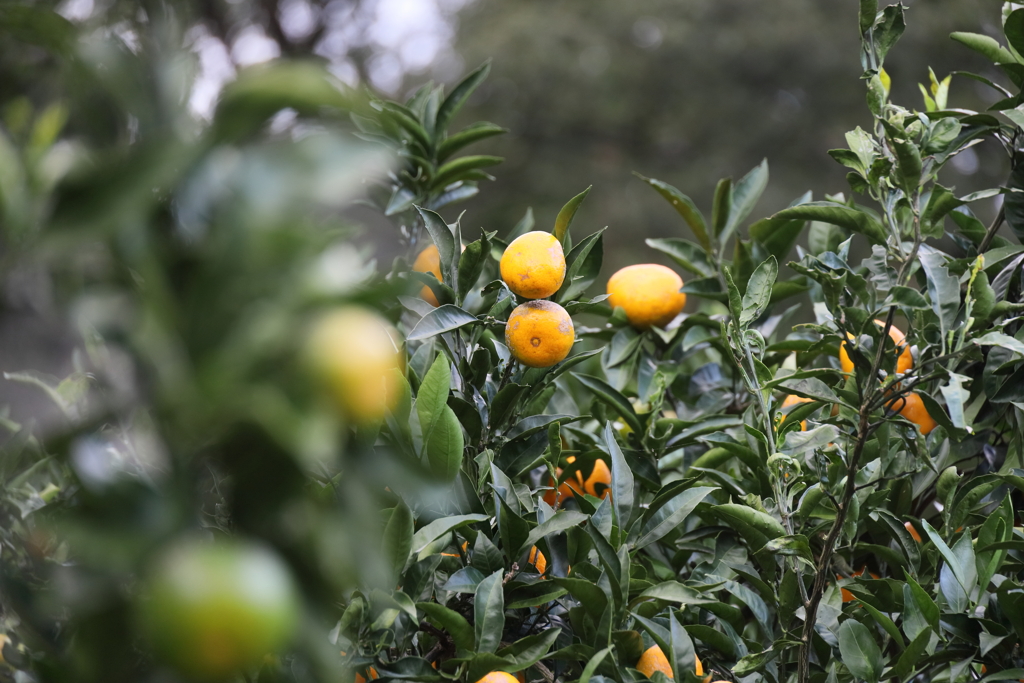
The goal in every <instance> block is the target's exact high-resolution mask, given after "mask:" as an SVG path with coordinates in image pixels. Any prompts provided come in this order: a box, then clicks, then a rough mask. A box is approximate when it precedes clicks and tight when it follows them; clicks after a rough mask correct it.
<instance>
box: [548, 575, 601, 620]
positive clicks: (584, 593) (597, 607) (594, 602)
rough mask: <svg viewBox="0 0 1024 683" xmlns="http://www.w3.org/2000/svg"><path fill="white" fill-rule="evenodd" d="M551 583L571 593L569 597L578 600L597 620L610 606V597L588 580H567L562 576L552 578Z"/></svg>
mask: <svg viewBox="0 0 1024 683" xmlns="http://www.w3.org/2000/svg"><path fill="white" fill-rule="evenodd" d="M550 581H553V582H554V583H556V584H558V585H559V586H561V587H562V588H564V589H566V590H567V591H569V595H571V596H572V597H574V598H576V600H578V601H579V603H580V605H582V606H583V608H584V609H585V610H586V611H587V612H588V613H589V614H590V615H591V616H593V617H594V618H595V619H598V618H600V617H601V614H602V613H604V611H605V609H606V608H607V606H608V597H607V596H606V595H605V593H604V591H602V590H601V589H600V588H598V587H597V585H596V584H594V582H592V581H588V580H586V579H566V578H563V577H560V576H552V577H551V579H550Z"/></svg>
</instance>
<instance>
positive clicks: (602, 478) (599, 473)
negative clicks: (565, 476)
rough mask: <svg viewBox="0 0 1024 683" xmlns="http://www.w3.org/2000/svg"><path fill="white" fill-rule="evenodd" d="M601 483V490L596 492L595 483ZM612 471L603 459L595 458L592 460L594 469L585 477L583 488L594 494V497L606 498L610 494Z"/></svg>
mask: <svg viewBox="0 0 1024 683" xmlns="http://www.w3.org/2000/svg"><path fill="white" fill-rule="evenodd" d="M598 484H601V485H602V489H601V492H600V493H598V490H597V485H598ZM611 487H612V471H611V470H610V469H608V465H606V464H605V462H604V460H601V459H597V460H595V461H594V471H593V472H591V473H590V476H589V477H587V481H586V483H585V484H584V487H583V490H584V491H586V492H587V493H589V494H590V495H592V496H594V497H595V498H607V497H608V496H610V495H611V494H612V488H611Z"/></svg>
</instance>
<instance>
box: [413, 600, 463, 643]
mask: <svg viewBox="0 0 1024 683" xmlns="http://www.w3.org/2000/svg"><path fill="white" fill-rule="evenodd" d="M416 607H417V608H419V610H420V611H421V612H423V613H424V614H426V615H427V617H429V618H430V619H432V620H433V621H435V622H437V623H438V624H439V625H440V626H441V628H443V629H444V630H445V631H447V632H448V635H450V636H451V637H452V641H453V642H454V643H455V647H457V648H458V649H460V650H469V651H472V650H474V649H476V642H475V635H474V633H473V627H472V626H470V625H469V622H468V621H466V618H465V617H464V616H462V615H461V614H459V613H458V612H456V611H455V610H451V609H448V608H447V607H445V606H444V605H439V604H437V603H436V602H418V603H416Z"/></svg>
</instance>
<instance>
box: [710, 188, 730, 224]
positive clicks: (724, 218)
mask: <svg viewBox="0 0 1024 683" xmlns="http://www.w3.org/2000/svg"><path fill="white" fill-rule="evenodd" d="M732 205H733V201H732V178H722V179H721V180H719V181H718V185H716V186H715V197H714V200H713V201H712V204H711V225H712V227H714V229H715V235H716V236H717V235H721V234H722V233H723V232H725V228H726V226H727V225H728V224H729V212H730V211H731V210H732Z"/></svg>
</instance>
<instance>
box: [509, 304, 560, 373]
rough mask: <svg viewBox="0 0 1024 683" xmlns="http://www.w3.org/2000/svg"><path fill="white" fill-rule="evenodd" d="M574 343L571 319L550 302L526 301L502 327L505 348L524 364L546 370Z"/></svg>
mask: <svg viewBox="0 0 1024 683" xmlns="http://www.w3.org/2000/svg"><path fill="white" fill-rule="evenodd" d="M575 340H576V331H575V329H574V328H573V326H572V318H570V317H569V314H568V313H567V312H566V310H565V309H564V308H562V307H561V306H559V305H558V304H556V303H555V302H553V301H527V302H526V303H525V304H520V305H519V306H517V307H516V308H515V310H514V311H512V314H511V315H510V316H509V317H508V323H506V325H505V345H506V346H508V348H509V351H511V352H512V355H513V356H515V359H516V360H517V361H519V362H520V363H522V364H523V365H526V366H529V367H531V368H547V367H551V366H552V365H554V364H555V363H558V362H559V361H561V360H563V359H564V358H565V357H566V356H568V355H569V351H570V350H571V349H572V344H573V342H574V341H575Z"/></svg>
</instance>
